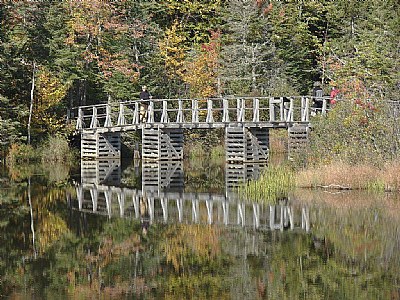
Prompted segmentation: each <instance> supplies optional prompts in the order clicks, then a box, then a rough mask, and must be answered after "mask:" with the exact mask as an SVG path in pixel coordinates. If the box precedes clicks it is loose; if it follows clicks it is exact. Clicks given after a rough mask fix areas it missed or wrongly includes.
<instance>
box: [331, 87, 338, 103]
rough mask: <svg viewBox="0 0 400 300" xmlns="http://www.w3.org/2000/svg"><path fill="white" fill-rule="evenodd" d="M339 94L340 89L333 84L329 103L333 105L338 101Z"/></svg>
mask: <svg viewBox="0 0 400 300" xmlns="http://www.w3.org/2000/svg"><path fill="white" fill-rule="evenodd" d="M338 94H339V90H338V89H337V88H336V87H335V86H333V87H332V90H331V93H330V95H329V103H330V104H331V105H334V104H335V103H336V102H337V99H336V97H337V95H338Z"/></svg>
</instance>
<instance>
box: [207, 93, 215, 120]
mask: <svg viewBox="0 0 400 300" xmlns="http://www.w3.org/2000/svg"><path fill="white" fill-rule="evenodd" d="M212 108H213V104H212V100H211V99H207V118H206V122H207V123H213V122H214V117H213V111H212Z"/></svg>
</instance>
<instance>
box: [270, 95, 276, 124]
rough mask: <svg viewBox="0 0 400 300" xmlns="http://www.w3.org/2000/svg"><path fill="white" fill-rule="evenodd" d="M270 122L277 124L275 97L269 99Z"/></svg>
mask: <svg viewBox="0 0 400 300" xmlns="http://www.w3.org/2000/svg"><path fill="white" fill-rule="evenodd" d="M269 121H270V122H275V101H274V98H273V97H270V98H269Z"/></svg>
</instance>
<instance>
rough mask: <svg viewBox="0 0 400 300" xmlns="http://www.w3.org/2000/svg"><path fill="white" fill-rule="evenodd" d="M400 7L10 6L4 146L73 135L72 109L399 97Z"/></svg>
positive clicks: (259, 2)
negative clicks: (148, 102)
mask: <svg viewBox="0 0 400 300" xmlns="http://www.w3.org/2000/svg"><path fill="white" fill-rule="evenodd" d="M399 8H400V3H399V2H398V1H397V0H365V1H357V0H336V1H333V0H318V1H303V0H286V1H281V0H201V1H199V0H195V1H180V0H162V1H155V0H153V1H142V0H121V1H101V0H91V1H88V0H82V1H72V0H65V1H7V0H3V1H1V5H0V22H1V26H0V142H1V148H2V149H1V153H2V155H3V156H4V155H5V153H7V151H8V149H9V148H10V146H12V145H14V144H18V143H22V144H24V143H28V144H30V143H33V144H35V143H36V144H38V143H40V142H41V141H42V140H43V139H45V138H46V137H48V135H54V134H61V135H64V136H68V135H69V134H70V132H71V130H72V129H71V128H70V127H68V126H67V125H66V115H67V110H68V109H69V108H71V107H75V106H78V105H89V104H98V103H106V102H112V101H120V100H131V99H135V98H137V97H138V94H139V92H140V86H141V85H143V84H146V85H147V86H148V87H149V89H150V92H151V93H152V95H153V97H154V98H176V97H198V98H202V97H203V98H205V97H215V96H220V95H272V96H291V95H307V94H309V93H310V90H311V88H312V86H313V83H314V82H316V81H318V82H321V84H322V86H323V89H324V91H325V94H328V93H329V89H330V87H331V86H337V87H339V88H340V91H341V96H342V97H343V98H348V99H371V98H373V99H375V100H378V101H380V100H398V93H399V85H400V75H399V74H400V72H399V71H400V68H399V55H400V42H399V41H400V39H399V35H400V31H399V30H398V29H399V28H400V16H399V11H400V9H399Z"/></svg>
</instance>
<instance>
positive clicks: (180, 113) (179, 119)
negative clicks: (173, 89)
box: [176, 99, 184, 123]
mask: <svg viewBox="0 0 400 300" xmlns="http://www.w3.org/2000/svg"><path fill="white" fill-rule="evenodd" d="M176 122H177V123H183V122H184V117H183V105H182V100H181V99H179V100H178V114H177V116H176Z"/></svg>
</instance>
